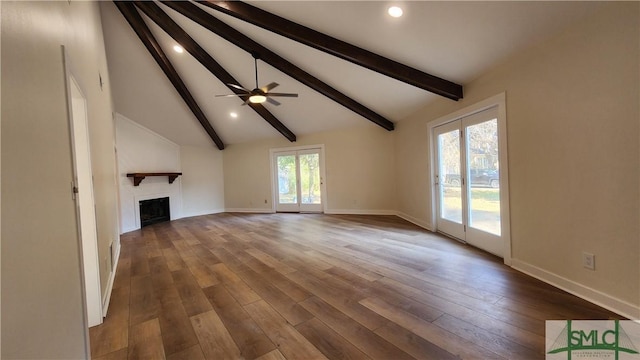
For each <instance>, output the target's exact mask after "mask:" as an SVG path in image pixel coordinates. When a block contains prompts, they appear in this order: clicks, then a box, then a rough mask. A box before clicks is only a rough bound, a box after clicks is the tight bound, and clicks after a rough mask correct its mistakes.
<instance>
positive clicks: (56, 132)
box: [0, 1, 118, 359]
mask: <svg viewBox="0 0 640 360" xmlns="http://www.w3.org/2000/svg"><path fill="white" fill-rule="evenodd" d="M0 6H1V9H2V11H1V13H2V14H1V16H2V31H1V33H2V39H1V42H2V48H3V50H4V51H3V52H2V95H3V97H2V106H1V108H2V200H1V202H2V249H1V253H2V345H3V346H2V354H1V357H2V358H3V359H4V358H7V359H10V358H48V359H79V358H85V357H86V356H87V354H88V352H87V350H88V349H87V348H86V346H85V345H87V344H88V341H87V339H86V338H85V336H86V334H87V329H86V324H85V322H84V319H83V316H84V314H83V308H84V305H83V304H84V298H83V295H82V291H81V283H82V281H81V272H80V258H79V254H80V247H79V241H78V234H77V224H76V214H75V205H74V201H73V200H72V198H71V182H72V180H73V176H72V162H71V141H70V133H69V121H68V114H67V99H66V96H65V85H64V68H63V62H62V59H63V58H62V51H61V45H65V47H66V50H67V52H68V54H69V58H70V60H71V61H72V63H73V65H74V75H75V76H76V79H77V80H78V82H79V85H80V87H81V88H82V90H83V92H84V95H85V96H86V98H87V109H88V118H89V136H90V142H91V154H92V168H93V175H94V184H95V186H96V189H95V192H94V193H95V200H96V216H97V218H96V220H97V227H98V229H97V230H98V242H99V244H98V245H99V256H100V260H101V262H100V270H101V279H102V286H103V289H104V287H105V286H106V283H107V279H108V278H109V274H110V272H109V269H108V265H109V264H108V263H106V262H105V261H104V260H106V259H108V253H105V250H106V249H108V246H109V244H111V243H112V242H114V241H117V237H118V231H117V217H116V214H117V208H116V207H115V203H116V191H115V188H116V184H115V154H114V151H113V134H114V130H113V122H112V119H111V112H112V107H111V96H110V89H109V85H108V81H106V84H105V86H104V87H103V88H102V89H101V88H100V85H99V83H98V77H99V74H101V75H102V78H103V79H105V80H108V75H109V74H108V71H107V68H106V58H105V54H104V42H103V39H102V29H101V26H100V14H99V11H98V7H97V4H96V3H90V2H75V1H74V2H71V3H69V2H66V1H65V2H4V1H3V2H0ZM8 49H9V50H8Z"/></svg>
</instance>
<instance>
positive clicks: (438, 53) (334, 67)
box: [101, 1, 602, 146]
mask: <svg viewBox="0 0 640 360" xmlns="http://www.w3.org/2000/svg"><path fill="white" fill-rule="evenodd" d="M250 3H251V4H253V5H255V6H257V7H260V8H262V9H264V10H267V11H269V12H272V13H274V14H276V15H279V16H282V17H284V18H287V19H289V20H292V21H294V22H297V23H299V24H302V25H305V26H307V27H310V28H312V29H314V30H317V31H321V32H323V33H325V34H327V35H331V36H333V37H336V38H338V39H340V40H343V41H346V42H349V43H351V44H353V45H357V46H359V47H361V48H364V49H367V50H369V51H372V52H375V53H378V54H379V55H382V56H385V57H388V58H390V59H392V60H396V61H398V62H401V63H404V64H405V65H409V66H412V67H415V68H417V69H419V70H422V71H424V72H427V73H430V74H432V75H436V76H439V77H442V78H444V79H447V80H450V81H453V82H456V83H458V84H461V85H463V86H464V85H465V84H467V83H469V82H470V81H472V80H473V79H475V78H476V77H478V76H480V75H481V74H482V73H484V72H485V71H487V70H488V69H489V68H491V67H492V66H495V65H497V64H498V63H500V62H501V61H504V60H505V58H507V57H508V56H509V55H511V54H513V53H515V52H517V51H520V50H522V49H524V48H526V47H528V46H531V45H533V44H535V43H537V42H539V41H542V40H544V39H545V38H548V37H549V36H552V35H553V34H555V33H557V32H559V31H561V30H562V29H563V28H565V27H566V26H568V25H569V24H570V23H572V22H574V21H576V20H578V19H580V18H582V17H584V16H586V15H588V14H590V13H592V12H594V11H596V10H597V9H598V8H599V7H600V6H601V5H602V3H599V2H558V1H553V2H538V1H533V2H506V1H505V2H484V1H473V2H430V1H416V2H406V1H405V2H398V3H399V4H401V6H402V7H403V8H404V10H405V14H404V16H403V17H401V18H398V19H395V18H391V17H389V16H388V15H387V14H386V9H387V7H388V6H389V5H390V4H391V3H390V2H387V1H335V2H334V1H255V2H254V1H252V2H250ZM160 6H161V8H162V9H163V10H165V12H166V13H168V14H169V16H171V18H173V20H174V21H176V22H177V23H178V24H179V25H180V26H181V27H182V28H183V29H184V30H186V31H187V32H188V33H189V34H190V35H191V37H193V38H194V40H196V41H197V42H198V43H199V44H200V46H202V47H203V48H204V49H205V50H207V52H208V53H209V54H210V55H211V56H212V57H213V58H214V59H215V60H216V61H218V62H219V63H220V64H221V65H222V66H223V67H224V68H225V69H226V70H227V71H228V72H229V73H231V75H233V76H234V77H235V78H236V79H237V80H238V81H239V82H240V84H241V85H242V86H244V87H245V88H250V89H251V88H253V87H254V85H255V84H254V83H255V80H254V70H253V58H252V57H251V55H250V54H249V53H247V52H245V51H243V50H241V49H240V48H238V47H236V46H234V45H232V44H230V43H229V42H227V41H226V40H224V39H222V38H220V37H219V36H217V35H215V34H213V33H211V32H209V31H208V30H206V29H204V28H202V27H200V26H199V25H198V24H196V23H194V22H192V21H190V20H189V19H187V18H185V17H184V16H182V15H180V14H178V13H177V12H175V11H173V10H171V9H170V8H168V7H166V6H164V5H160ZM203 9H205V11H207V12H209V13H211V14H212V15H214V16H215V17H217V18H218V19H220V20H222V21H224V22H226V23H227V24H229V25H231V26H232V27H234V28H235V29H236V30H239V31H240V32H242V33H244V34H245V35H247V36H249V37H251V38H252V39H254V40H255V41H257V42H259V43H260V44H262V45H263V46H265V47H267V48H269V49H271V50H272V51H274V52H276V53H278V54H279V55H280V56H282V57H283V58H285V59H287V60H288V61H290V62H292V63H294V64H295V65H297V66H298V67H300V68H302V69H303V70H305V71H307V72H309V73H310V74H312V75H314V76H315V77H317V78H319V79H320V80H322V81H324V82H326V83H327V84H329V85H331V86H333V87H334V88H336V89H337V90H339V91H341V92H343V93H344V94H346V95H347V96H349V97H351V98H353V99H355V100H357V101H359V102H360V103H362V104H363V105H365V106H367V107H369V108H370V109H372V110H374V111H376V112H378V113H379V114H381V115H383V116H385V117H387V118H388V119H389V120H391V121H392V122H398V121H401V120H402V119H403V118H405V117H407V116H408V115H410V114H412V113H413V112H415V111H417V110H418V109H420V108H421V107H423V106H425V105H426V104H427V103H428V102H429V101H431V100H432V99H434V98H436V97H437V95H433V94H431V93H429V92H427V91H425V90H422V89H419V88H416V87H414V86H412V85H407V84H404V83H402V82H400V81H397V80H394V79H391V78H388V77H386V76H384V75H380V74H378V73H375V72H373V71H371V70H367V69H364V68H361V67H359V66H357V65H354V64H352V63H350V62H347V61H344V60H341V59H338V58H335V57H333V56H331V55H328V54H325V53H323V52H320V51H318V50H315V49H312V48H310V47H307V46H305V45H302V44H299V43H297V42H294V41H292V40H289V39H286V38H284V37H282V36H279V35H276V34H273V33H270V32H268V31H266V30H263V29H261V28H258V27H256V26H253V25H251V24H248V23H244V22H242V21H240V20H237V19H235V18H232V17H230V16H228V15H224V14H222V13H219V12H216V11H214V10H212V9H208V8H205V7H203ZM101 10H102V21H103V29H104V37H105V43H106V48H107V58H108V65H109V72H110V80H111V89H112V92H113V99H114V104H115V110H116V111H117V112H119V113H121V114H123V115H124V116H126V117H128V118H130V119H131V120H134V121H136V122H138V123H140V124H142V125H143V126H145V127H147V128H149V129H151V130H153V131H155V132H157V133H159V134H160V135H162V136H164V137H166V138H168V139H170V140H172V141H174V142H176V143H178V144H180V145H194V146H214V144H213V142H212V141H211V139H210V138H209V137H208V136H207V134H206V133H205V131H204V130H203V129H202V127H201V126H200V124H199V123H198V121H197V120H196V118H195V117H194V116H193V115H192V113H191V112H190V111H189V109H188V107H187V106H186V105H185V104H184V102H183V101H182V99H181V98H180V96H179V95H178V93H177V92H176V91H175V90H174V88H173V86H172V85H171V83H170V82H169V80H167V78H166V77H165V75H164V73H163V72H162V70H161V69H160V67H159V66H158V65H157V64H156V63H155V61H154V60H153V58H152V57H151V55H150V54H149V53H148V51H147V50H146V48H145V47H144V46H143V45H142V42H141V41H140V40H139V39H138V37H137V36H136V34H135V33H134V32H133V30H132V29H131V27H130V26H129V24H128V23H127V22H126V21H125V19H124V17H123V16H122V15H121V14H120V12H119V11H118V9H117V8H116V7H115V5H113V3H111V2H103V3H101ZM142 16H143V18H144V19H145V21H146V23H147V25H148V26H149V27H150V28H151V30H152V32H153V34H154V36H155V37H156V38H157V39H158V41H159V42H160V44H161V45H162V47H163V49H164V51H165V52H166V54H167V56H168V57H169V59H170V60H171V62H172V63H173V65H174V67H175V68H176V69H177V71H178V73H179V74H180V76H181V77H182V79H183V80H184V82H185V83H186V85H187V87H188V88H189V90H190V91H191V93H192V95H193V97H194V98H195V99H196V101H197V102H198V104H199V105H200V107H201V108H202V110H203V111H204V113H205V114H206V116H207V117H208V119H209V121H210V122H211V124H212V126H213V128H214V129H215V130H216V132H217V133H218V135H219V136H220V137H221V138H222V140H223V142H224V143H225V144H234V143H242V142H248V141H253V140H257V139H262V138H268V137H277V136H282V135H280V133H279V132H278V131H277V130H275V129H274V128H273V127H271V125H269V124H268V123H267V122H266V121H265V120H263V119H262V118H261V117H260V116H259V115H257V114H256V113H255V112H254V111H253V110H252V109H251V108H249V107H248V106H241V104H242V100H240V99H239V98H237V97H229V98H215V97H214V95H216V94H229V93H230V91H229V89H228V88H227V87H226V86H225V85H224V84H222V83H221V82H220V81H219V80H218V79H217V78H215V77H214V76H213V75H211V74H210V73H209V72H208V71H207V70H206V69H205V68H204V66H202V65H201V64H200V63H198V62H197V61H196V60H195V59H194V58H193V57H191V56H190V55H189V54H188V53H186V52H185V53H183V54H178V53H176V52H174V51H173V50H171V49H172V47H173V45H174V44H175V42H174V41H173V40H172V39H171V38H170V37H169V36H168V35H167V34H166V33H164V32H163V31H162V30H161V29H160V28H159V27H158V26H156V25H155V23H153V21H151V20H150V19H148V18H146V17H145V16H144V14H143V15H142ZM258 72H259V76H260V79H259V82H260V85H265V84H267V83H269V82H272V81H275V82H277V83H279V84H280V87H278V88H277V90H275V91H277V92H296V93H299V94H300V97H299V98H278V101H280V102H281V103H282V105H280V106H273V105H270V104H268V103H266V104H265V107H266V108H267V109H268V110H269V111H270V112H271V113H273V114H274V115H275V116H276V117H277V118H278V119H279V120H280V121H281V122H282V123H284V124H285V125H286V126H287V127H288V128H289V129H290V130H291V131H293V133H294V134H296V135H297V136H302V135H305V134H310V133H315V132H320V131H327V130H333V129H337V128H341V127H352V126H356V125H362V124H364V125H367V126H374V127H377V125H375V124H373V123H371V122H370V121H369V120H367V119H365V118H363V117H361V116H359V115H357V114H355V113H354V112H352V111H350V110H348V109H346V108H344V107H343V106H342V105H339V104H337V103H335V102H333V101H332V100H329V99H328V98H325V97H324V96H322V95H320V94H319V93H317V92H315V91H314V90H312V89H310V88H308V87H306V86H305V85H303V84H301V83H299V82H297V81H296V80H294V79H293V78H290V77H289V76H287V75H285V74H283V73H281V72H279V71H278V70H276V69H274V68H272V67H271V66H270V65H268V64H266V63H264V62H260V61H259V62H258ZM232 111H233V112H237V113H238V114H239V117H238V118H237V119H233V118H231V117H230V116H229V113H230V112H232ZM380 129H381V131H386V130H383V129H382V128H380Z"/></svg>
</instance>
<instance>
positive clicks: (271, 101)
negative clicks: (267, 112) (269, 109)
mask: <svg viewBox="0 0 640 360" xmlns="http://www.w3.org/2000/svg"><path fill="white" fill-rule="evenodd" d="M267 101H268V102H269V103H270V104H272V105H275V106H278V105H280V102H278V101H275V100H273V99H272V98H270V97H267Z"/></svg>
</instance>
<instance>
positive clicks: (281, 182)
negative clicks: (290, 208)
mask: <svg viewBox="0 0 640 360" xmlns="http://www.w3.org/2000/svg"><path fill="white" fill-rule="evenodd" d="M277 159H278V203H280V204H297V203H298V196H297V194H298V191H297V188H296V184H297V181H296V156H295V155H279V156H278V157H277Z"/></svg>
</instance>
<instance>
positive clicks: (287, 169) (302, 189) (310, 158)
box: [273, 148, 324, 212]
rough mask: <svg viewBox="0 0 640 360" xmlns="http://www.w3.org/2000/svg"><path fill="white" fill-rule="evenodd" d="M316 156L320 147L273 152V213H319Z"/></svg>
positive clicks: (319, 168) (319, 170) (319, 178)
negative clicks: (274, 206)
mask: <svg viewBox="0 0 640 360" xmlns="http://www.w3.org/2000/svg"><path fill="white" fill-rule="evenodd" d="M320 155H321V149H320V148H312V149H302V150H293V151H277V152H274V153H273V165H274V177H275V179H274V180H275V181H274V183H275V187H276V188H275V200H276V201H275V204H276V211H278V212H322V211H323V209H324V207H323V203H322V188H323V186H322V185H323V180H322V175H321V174H322V173H323V172H322V166H323V163H322V157H321V156H320Z"/></svg>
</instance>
